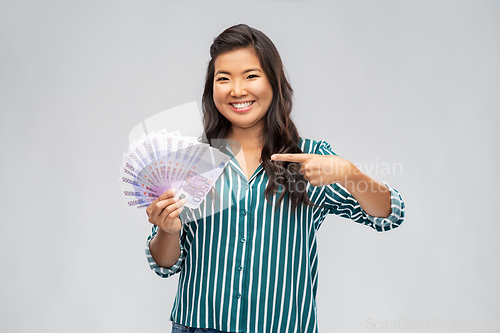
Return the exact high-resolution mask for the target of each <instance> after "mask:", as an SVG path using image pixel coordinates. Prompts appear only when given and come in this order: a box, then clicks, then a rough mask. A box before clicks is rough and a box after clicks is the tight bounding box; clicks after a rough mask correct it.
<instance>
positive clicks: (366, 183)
mask: <svg viewBox="0 0 500 333" xmlns="http://www.w3.org/2000/svg"><path fill="white" fill-rule="evenodd" d="M271 159H272V160H274V161H286V162H297V163H301V168H300V172H301V173H303V174H304V178H305V179H306V180H308V181H309V183H310V184H311V185H313V186H324V185H329V184H333V183H339V184H341V185H342V186H343V187H345V189H347V190H348V191H349V192H350V193H351V194H352V196H353V197H354V198H355V199H356V200H357V201H358V202H359V204H360V205H361V207H362V208H363V210H364V211H365V212H366V213H367V214H369V215H371V216H374V217H384V218H385V217H388V216H389V215H390V214H391V193H390V191H389V189H388V188H387V187H386V186H385V185H383V184H381V183H379V182H377V181H376V180H374V179H372V178H371V177H369V176H368V175H366V174H364V173H363V172H361V170H359V169H358V168H357V167H356V166H355V165H354V164H353V163H351V162H349V161H348V160H346V159H343V158H342V157H339V156H337V155H319V154H274V155H273V156H271Z"/></svg>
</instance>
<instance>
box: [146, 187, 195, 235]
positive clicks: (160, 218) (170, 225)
mask: <svg viewBox="0 0 500 333" xmlns="http://www.w3.org/2000/svg"><path fill="white" fill-rule="evenodd" d="M176 192H177V190H176V189H173V188H172V189H170V190H168V191H165V192H164V193H163V194H162V195H160V196H159V197H158V198H157V199H156V200H155V201H153V202H152V203H151V204H150V205H149V206H148V208H146V214H148V217H149V222H150V223H152V224H154V225H156V226H158V228H160V229H161V230H163V231H165V232H166V233H168V234H179V231H181V228H182V223H181V220H180V219H179V215H180V213H181V211H182V208H183V207H182V206H183V205H184V204H185V203H186V199H185V198H184V199H181V200H179V198H178V197H175V196H174V195H175V193H176Z"/></svg>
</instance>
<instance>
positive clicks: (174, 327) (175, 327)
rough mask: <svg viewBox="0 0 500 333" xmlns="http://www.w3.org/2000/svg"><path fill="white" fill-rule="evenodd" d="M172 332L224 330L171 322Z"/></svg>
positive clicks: (197, 332) (212, 331) (187, 332)
mask: <svg viewBox="0 0 500 333" xmlns="http://www.w3.org/2000/svg"><path fill="white" fill-rule="evenodd" d="M172 333H225V332H222V331H218V330H214V329H211V328H196V327H187V326H184V325H180V324H177V323H176V322H172Z"/></svg>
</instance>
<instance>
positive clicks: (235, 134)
mask: <svg viewBox="0 0 500 333" xmlns="http://www.w3.org/2000/svg"><path fill="white" fill-rule="evenodd" d="M227 138H228V139H231V140H235V141H237V142H238V143H239V144H240V145H241V148H243V150H255V149H259V150H262V146H263V145H264V128H263V126H262V127H261V128H257V127H252V128H240V127H236V126H232V127H231V132H229V135H228V136H227Z"/></svg>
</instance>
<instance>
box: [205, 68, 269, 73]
mask: <svg viewBox="0 0 500 333" xmlns="http://www.w3.org/2000/svg"><path fill="white" fill-rule="evenodd" d="M254 71H256V72H261V73H262V71H261V70H260V69H259V68H250V69H247V70H246V71H244V72H243V73H242V74H245V73H248V72H254ZM218 74H226V75H231V73H229V72H226V71H222V70H220V71H217V72H216V73H215V75H218Z"/></svg>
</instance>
